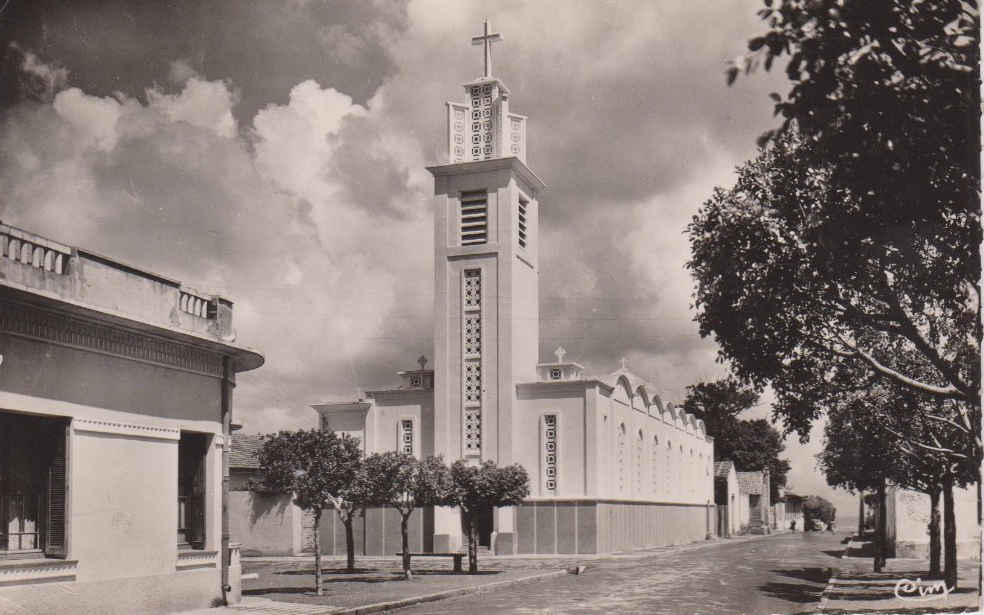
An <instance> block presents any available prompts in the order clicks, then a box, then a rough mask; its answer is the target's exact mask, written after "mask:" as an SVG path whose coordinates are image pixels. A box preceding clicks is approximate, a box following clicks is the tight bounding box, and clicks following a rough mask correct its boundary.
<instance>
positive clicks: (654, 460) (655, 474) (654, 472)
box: [649, 436, 659, 495]
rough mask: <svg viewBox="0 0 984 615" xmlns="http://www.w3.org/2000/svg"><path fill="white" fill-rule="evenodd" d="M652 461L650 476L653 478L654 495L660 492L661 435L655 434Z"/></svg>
mask: <svg viewBox="0 0 984 615" xmlns="http://www.w3.org/2000/svg"><path fill="white" fill-rule="evenodd" d="M650 463H651V467H650V468H649V472H650V478H651V479H652V480H651V482H652V488H653V495H656V493H658V492H659V472H658V471H657V468H658V467H659V436H653V450H652V459H651V460H650Z"/></svg>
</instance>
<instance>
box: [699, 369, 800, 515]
mask: <svg viewBox="0 0 984 615" xmlns="http://www.w3.org/2000/svg"><path fill="white" fill-rule="evenodd" d="M758 400H759V394H758V392H757V391H756V390H755V389H753V388H751V387H746V386H743V385H741V383H739V382H738V381H737V380H735V379H734V378H726V379H723V380H718V381H716V382H700V383H698V384H696V385H690V386H688V387H687V397H686V400H685V401H684V402H683V408H684V410H686V411H687V412H689V413H691V414H693V415H694V416H696V417H697V418H699V419H702V420H703V421H704V427H705V428H706V429H707V434H708V435H709V436H712V437H713V438H714V459H715V460H718V461H721V460H730V461H732V462H734V464H735V468H736V469H737V470H738V471H739V472H751V471H757V470H762V469H768V470H769V474H770V476H771V479H772V486H771V499H770V501H773V502H775V501H778V499H779V488H780V487H782V486H783V485H785V484H786V475H787V474H788V473H789V462H788V461H787V460H785V459H780V458H779V455H780V454H781V453H782V452H783V451H784V450H785V448H786V447H785V445H783V443H782V436H781V435H780V434H779V432H778V431H777V430H776V429H775V428H774V427H772V425H770V424H769V423H768V421H765V420H763V419H755V420H751V421H748V420H742V419H739V418H738V415H739V414H740V413H742V412H744V411H745V410H747V409H748V408H751V407H752V406H754V405H755V404H756V403H758Z"/></svg>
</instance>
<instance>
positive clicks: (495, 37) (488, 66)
mask: <svg viewBox="0 0 984 615" xmlns="http://www.w3.org/2000/svg"><path fill="white" fill-rule="evenodd" d="M489 29H490V28H489V20H488V19H486V20H485V34H482V35H481V36H473V37H472V45H484V46H485V77H486V78H488V77H491V76H492V43H497V42H499V41H501V40H502V35H501V34H499V33H498V32H494V33H491V34H490V33H489Z"/></svg>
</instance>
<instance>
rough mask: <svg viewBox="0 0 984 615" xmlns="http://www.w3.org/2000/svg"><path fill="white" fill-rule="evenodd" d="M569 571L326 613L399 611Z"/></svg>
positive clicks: (357, 614) (352, 614)
mask: <svg viewBox="0 0 984 615" xmlns="http://www.w3.org/2000/svg"><path fill="white" fill-rule="evenodd" d="M566 574H567V571H566V570H564V569H561V570H551V571H550V572H545V573H543V574H537V575H533V576H529V577H521V578H519V579H506V580H503V581H496V582H494V583H486V584H484V585H473V586H471V587H458V588H455V589H448V590H445V591H442V592H435V593H433V594H424V595H423V596H414V597H412V598H403V599H402V600H391V601H389V602H377V603H375V604H366V605H363V606H356V607H351V608H347V609H342V610H340V611H336V610H330V611H325V613H326V615H327V614H329V613H330V614H331V615H364V614H365V613H381V612H383V611H390V610H393V609H399V608H403V607H406V606H413V605H415V604H420V603H422V602H435V601H437V600H444V599H445V598H453V597H455V596H464V595H467V594H477V593H479V592H482V591H486V590H489V589H497V588H500V587H505V586H507V585H517V584H519V583H530V582H533V581H542V580H544V579H549V578H552V577H559V576H564V575H566Z"/></svg>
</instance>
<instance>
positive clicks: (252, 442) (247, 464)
mask: <svg viewBox="0 0 984 615" xmlns="http://www.w3.org/2000/svg"><path fill="white" fill-rule="evenodd" d="M262 446H263V436H258V435H252V434H244V433H234V434H232V449H231V450H230V451H229V467H230V468H245V469H249V470H258V469H259V468H260V448H261V447H262Z"/></svg>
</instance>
